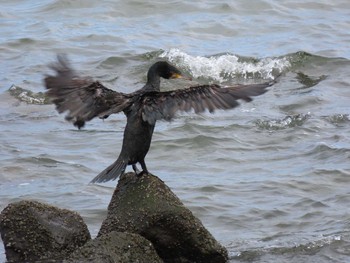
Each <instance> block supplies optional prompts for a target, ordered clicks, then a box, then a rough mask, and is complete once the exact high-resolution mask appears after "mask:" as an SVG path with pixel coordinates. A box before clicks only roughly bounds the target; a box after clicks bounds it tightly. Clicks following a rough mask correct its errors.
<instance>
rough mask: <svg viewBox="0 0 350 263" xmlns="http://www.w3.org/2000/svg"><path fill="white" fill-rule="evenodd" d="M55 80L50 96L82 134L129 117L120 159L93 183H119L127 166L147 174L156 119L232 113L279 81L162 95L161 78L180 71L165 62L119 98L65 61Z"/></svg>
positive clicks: (51, 80) (50, 84) (58, 64)
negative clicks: (112, 118)
mask: <svg viewBox="0 0 350 263" xmlns="http://www.w3.org/2000/svg"><path fill="white" fill-rule="evenodd" d="M51 68H52V69H53V70H54V71H55V72H56V75H55V76H46V78H45V86H46V88H47V90H48V91H47V95H48V96H49V97H50V98H51V100H52V102H53V103H54V104H55V105H56V108H57V111H58V112H59V113H63V112H66V111H67V112H68V114H67V115H66V119H67V120H68V121H71V122H73V124H74V125H75V126H77V127H78V128H79V129H80V128H81V127H83V126H84V124H85V122H87V121H89V120H91V119H93V118H95V117H100V118H106V117H108V116H109V115H110V114H114V113H118V112H121V111H123V112H124V114H125V115H126V117H127V124H126V127H125V130H124V139H123V145H122V150H121V153H120V155H119V157H118V159H117V160H116V161H115V162H114V163H113V164H111V165H110V166H109V167H107V168H106V169H105V170H104V171H102V172H101V173H100V174H99V175H97V176H96V177H95V178H94V179H93V180H92V181H91V182H92V183H95V182H106V181H109V180H114V179H116V178H118V176H119V175H120V174H122V173H123V172H124V171H125V168H126V166H127V165H132V166H133V169H134V170H135V172H136V171H137V168H136V163H140V164H141V167H142V170H143V171H142V173H148V170H147V167H146V164H145V160H144V159H145V156H146V154H147V152H148V150H149V147H150V145H151V140H152V134H153V130H154V126H155V124H156V121H157V120H161V119H164V120H168V121H169V120H171V119H172V118H174V116H175V113H176V112H177V111H191V110H194V112H195V113H200V112H203V111H205V110H208V111H209V112H214V110H216V109H224V110H227V109H231V108H234V107H236V106H238V105H239V103H238V102H237V101H238V100H239V99H242V100H244V101H247V102H249V101H251V100H252V98H251V97H253V96H258V95H261V94H263V93H265V92H266V91H267V89H266V88H267V87H269V86H271V85H273V84H274V83H275V81H270V82H265V83H262V84H252V85H236V86H230V87H221V86H219V85H216V84H212V85H201V86H193V87H189V88H186V89H178V90H172V91H165V92H161V91H160V78H161V77H162V78H165V79H171V78H179V77H182V76H181V72H180V71H179V70H178V69H177V68H175V67H174V66H172V65H170V64H169V63H167V62H165V61H160V62H156V63H155V64H153V65H152V66H151V67H150V69H149V71H148V74H147V83H146V85H145V86H144V87H143V88H141V89H139V90H137V91H135V92H133V93H129V94H126V93H121V92H117V91H114V90H111V89H108V88H106V87H104V86H103V85H102V84H101V83H100V82H98V81H94V80H92V79H91V78H84V77H79V76H78V75H76V73H75V72H74V71H73V70H72V69H71V67H70V65H69V63H68V61H67V59H66V58H65V57H64V56H58V62H56V63H55V64H53V65H51Z"/></svg>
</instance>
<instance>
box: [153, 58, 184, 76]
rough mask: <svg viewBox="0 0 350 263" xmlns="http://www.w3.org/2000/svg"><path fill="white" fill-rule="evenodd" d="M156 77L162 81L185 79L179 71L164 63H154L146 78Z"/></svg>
mask: <svg viewBox="0 0 350 263" xmlns="http://www.w3.org/2000/svg"><path fill="white" fill-rule="evenodd" d="M155 76H158V77H161V78H164V79H178V78H185V77H184V76H183V75H182V73H181V71H180V70H179V69H177V68H176V67H174V66H173V65H171V64H170V63H168V62H166V61H158V62H156V63H154V64H153V65H152V66H151V68H150V69H149V71H148V78H149V79H152V78H153V77H155Z"/></svg>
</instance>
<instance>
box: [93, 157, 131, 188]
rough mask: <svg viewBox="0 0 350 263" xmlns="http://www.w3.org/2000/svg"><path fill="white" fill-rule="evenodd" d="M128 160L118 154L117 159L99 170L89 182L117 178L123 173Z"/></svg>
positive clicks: (102, 181) (100, 181)
mask: <svg viewBox="0 0 350 263" xmlns="http://www.w3.org/2000/svg"><path fill="white" fill-rule="evenodd" d="M127 164H128V162H127V161H126V160H125V158H123V157H122V156H119V157H118V159H117V160H116V161H115V162H114V163H112V164H111V165H110V166H108V167H107V168H106V169H104V170H103V171H102V172H100V173H99V174H98V175H97V176H96V177H95V178H94V179H92V180H91V182H90V183H104V182H107V181H110V180H115V179H117V178H118V177H119V176H120V175H121V174H123V173H124V171H125V168H126V166H127Z"/></svg>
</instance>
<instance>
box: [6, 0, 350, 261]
mask: <svg viewBox="0 0 350 263" xmlns="http://www.w3.org/2000/svg"><path fill="white" fill-rule="evenodd" d="M0 5H1V9H0V59H1V63H0V130H1V137H0V151H1V154H0V164H1V165H0V178H1V180H0V209H1V210H2V209H3V208H5V207H6V206H7V204H9V203H11V202H15V201H18V200H22V199H32V200H39V201H42V202H46V203H49V204H52V205H56V206H59V207H62V208H67V209H72V210H75V211H78V212H79V213H80V214H81V215H82V216H83V218H84V220H85V221H86V222H87V224H88V226H89V229H90V231H91V233H92V235H93V236H95V235H96V234H97V232H98V230H99V227H100V224H101V222H102V220H103V219H104V217H105V215H106V209H107V205H108V203H109V201H110V198H111V195H112V193H113V190H114V187H115V185H116V182H115V181H114V182H109V183H107V184H103V185H89V184H88V182H89V181H90V180H91V179H92V178H94V177H95V176H96V175H97V174H98V173H99V172H100V171H102V170H103V169H104V168H105V167H106V166H108V165H109V164H110V163H112V162H113V161H114V160H115V159H116V157H117V156H118V154H119V150H120V148H121V142H122V133H123V129H124V125H125V117H124V116H122V115H115V116H111V117H110V118H108V119H107V120H105V121H101V120H93V121H91V122H89V123H88V124H87V125H86V127H85V128H84V129H83V130H81V131H78V130H76V129H75V128H74V127H73V126H72V125H71V124H70V123H67V122H65V121H64V116H63V115H58V114H57V112H56V111H55V109H54V106H53V105H51V104H47V103H46V101H45V100H44V97H43V96H42V94H41V93H40V92H43V91H44V87H43V85H42V79H43V76H44V75H45V74H47V73H50V70H49V69H48V67H47V65H48V64H49V63H51V62H52V61H54V60H55V54H56V53H62V52H64V53H67V54H68V56H69V58H70V59H71V60H72V65H73V66H74V67H75V68H76V69H77V70H78V71H79V72H81V74H83V75H89V76H92V77H93V78H95V79H96V80H99V81H101V82H102V83H104V84H105V85H106V86H108V87H110V88H114V89H116V90H119V91H122V92H131V91H134V90H135V89H138V88H140V87H141V86H142V85H143V83H144V82H145V74H146V72H147V69H148V67H149V66H150V65H151V64H152V63H154V62H155V61H157V60H160V59H165V60H168V61H170V62H172V63H174V64H175V65H176V66H178V67H179V68H180V69H181V70H182V71H183V72H185V73H186V74H188V75H191V76H192V78H193V81H192V82H190V81H184V80H182V81H181V80H179V81H164V82H163V83H162V86H163V88H164V89H174V88H184V87H189V86H191V85H197V84H204V83H219V84H223V85H227V84H234V83H254V82H262V81H266V80H267V79H270V78H272V77H273V76H275V75H276V74H278V73H282V77H281V79H280V80H279V83H277V84H276V85H275V86H273V87H272V88H271V89H270V90H269V92H267V93H266V94H264V95H262V96H260V97H257V98H256V99H255V100H254V101H253V102H252V103H242V105H241V106H240V107H239V108H236V109H234V110H231V111H225V112H224V111H217V112H216V113H215V114H209V113H205V114H202V115H195V114H181V113H180V114H179V116H178V118H176V119H175V120H174V121H173V122H171V123H168V122H158V123H157V127H156V130H155V133H154V138H153V142H152V146H151V150H150V152H149V154H148V155H147V158H146V162H147V165H148V168H149V170H150V171H151V172H152V173H154V174H156V175H157V176H159V177H160V178H161V179H162V180H164V181H165V182H166V184H167V185H168V186H170V187H171V189H172V190H173V191H174V192H175V193H176V194H177V195H178V196H179V197H180V198H181V200H182V201H183V202H184V204H185V205H186V206H187V207H189V208H190V209H191V211H192V212H193V213H194V214H195V215H196V216H197V217H198V218H200V220H201V221H202V222H203V224H204V225H205V226H206V227H207V228H208V229H209V231H210V232H211V233H212V234H213V235H214V237H215V238H216V239H217V240H218V241H219V242H220V243H222V244H223V245H224V246H226V247H227V249H228V251H229V254H230V262H259V263H260V262H269V263H270V262H288V263H289V262H317V263H323V262H350V209H349V202H350V115H349V114H350V112H349V111H350V110H349V109H350V106H349V101H350V77H349V72H350V2H349V1H348V0H334V1H305V0H303V1H297V0H296V1H272V0H264V1H244V0H240V1H226V2H224V1H210V0H206V1H193V0H190V1H187V0H186V1H135V0H134V1H112V0H110V1H92V0H74V1H73V0H63V1H58V0H46V1H37V2H34V1H25V0H22V1H21V0H1V1H0ZM0 245H1V246H0V261H5V254H4V250H3V246H2V244H0Z"/></svg>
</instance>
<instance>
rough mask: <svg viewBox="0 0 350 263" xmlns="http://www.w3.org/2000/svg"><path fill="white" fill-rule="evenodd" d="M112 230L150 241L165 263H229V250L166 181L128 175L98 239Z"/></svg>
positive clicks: (121, 179)
mask: <svg viewBox="0 0 350 263" xmlns="http://www.w3.org/2000/svg"><path fill="white" fill-rule="evenodd" d="M112 231H119V232H131V233H137V234H140V235H142V236H143V237H145V238H146V239H148V240H150V241H151V242H152V243H153V245H154V247H155V249H156V250H157V252H158V254H159V256H160V257H161V258H162V260H164V262H179V263H180V262H181V263H182V262H210V263H216V262H218V263H219V262H226V261H227V258H228V256H227V251H226V249H225V248H224V247H222V246H221V245H220V244H219V243H218V242H217V241H216V240H215V239H214V238H213V236H212V235H211V234H210V233H209V232H208V231H207V230H206V229H205V228H204V226H203V225H202V223H201V222H200V221H199V220H198V219H197V218H196V217H195V216H194V215H193V214H192V212H191V211H190V210H189V209H187V208H186V207H185V206H184V205H183V204H182V202H181V201H180V200H179V198H178V197H177V196H176V195H175V194H174V193H173V192H172V191H171V190H170V189H169V187H167V186H166V185H165V184H164V182H163V181H161V180H160V179H159V178H158V177H156V176H154V175H150V174H148V175H143V176H141V177H138V176H136V175H135V174H134V173H127V174H124V175H123V176H122V177H121V178H120V180H119V182H118V185H117V188H116V190H115V191H114V194H113V196H112V200H111V202H110V204H109V206H108V215H107V218H106V219H105V220H104V222H103V224H102V227H101V229H100V232H99V234H98V236H103V235H105V234H108V233H110V232H112Z"/></svg>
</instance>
